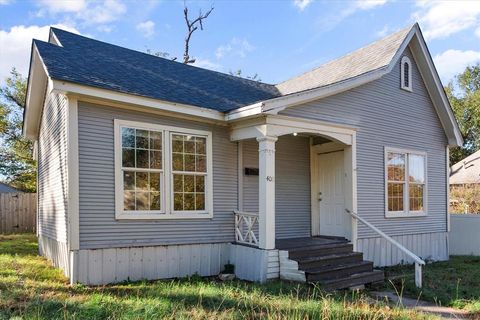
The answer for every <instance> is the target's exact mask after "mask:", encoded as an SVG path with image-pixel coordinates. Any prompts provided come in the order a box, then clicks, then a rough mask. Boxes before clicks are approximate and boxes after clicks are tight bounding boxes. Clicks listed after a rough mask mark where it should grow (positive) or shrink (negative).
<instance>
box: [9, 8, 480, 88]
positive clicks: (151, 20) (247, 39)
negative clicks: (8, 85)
mask: <svg viewBox="0 0 480 320" xmlns="http://www.w3.org/2000/svg"><path fill="white" fill-rule="evenodd" d="M187 5H188V7H189V8H190V12H191V14H192V16H194V15H195V14H196V13H197V12H198V10H200V9H202V10H204V11H205V10H208V9H209V8H210V6H212V5H213V6H214V7H215V9H214V11H213V12H212V14H211V16H210V17H209V18H208V19H207V20H206V21H205V24H204V30H203V31H197V32H196V33H195V34H194V35H193V40H192V43H191V54H192V55H193V56H194V57H195V58H196V59H197V65H198V66H201V67H205V68H210V69H214V70H218V71H222V72H228V71H229V70H232V71H234V70H237V69H241V70H242V71H243V73H244V74H245V75H252V74H255V73H258V74H259V76H260V78H261V79H262V81H264V82H269V83H277V82H280V81H282V80H285V79H287V78H289V77H291V76H294V75H297V74H299V73H302V72H305V71H307V70H309V69H312V68H314V67H315V66H318V65H320V64H322V63H324V62H326V61H328V60H331V59H334V58H336V57H339V56H341V55H343V54H345V53H347V52H349V51H352V50H355V49H357V48H359V47H361V46H363V45H366V44H368V43H370V42H373V41H375V40H377V39H379V38H381V37H383V36H385V35H387V34H389V33H391V32H394V31H395V30H398V29H401V28H404V27H406V26H409V25H411V24H413V23H414V22H419V23H420V26H421V28H422V30H423V32H424V35H425V36H426V38H427V44H428V46H429V48H430V51H431V54H432V56H433V57H434V60H435V62H436V65H437V68H438V70H439V73H440V75H441V77H442V80H443V82H444V83H445V84H446V83H447V82H448V81H449V80H450V79H451V78H452V76H453V75H454V74H456V73H458V72H460V71H462V70H463V69H464V67H465V66H466V65H468V64H473V63H476V62H480V1H478V0H476V1H430V0H419V1H400V0H370V1H315V0H282V1H226V0H220V1H219V0H216V1H187ZM50 25H56V26H58V27H61V28H64V29H68V30H71V31H74V32H78V33H80V34H82V35H86V36H89V37H93V38H95V39H98V40H102V41H106V42H110V43H114V44H117V45H121V46H125V47H128V48H131V49H135V50H139V51H145V50H146V49H150V50H152V51H164V52H169V53H170V54H171V55H173V56H178V57H179V58H181V56H182V53H183V39H184V37H185V33H186V27H185V22H184V20H183V1H173V0H171V1H153V0H152V1H148V0H144V1H120V0H105V1H95V2H92V1H88V0H64V1H60V0H39V1H22V0H0V77H1V78H2V80H1V81H2V82H3V78H4V77H5V76H6V75H7V74H8V72H9V70H10V69H11V68H12V67H13V66H15V67H17V68H18V69H19V70H20V71H21V72H22V73H24V74H26V73H27V71H28V61H29V54H30V43H31V39H32V38H37V39H43V40H46V39H47V36H48V26H50Z"/></svg>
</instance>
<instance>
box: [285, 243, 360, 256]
mask: <svg viewBox="0 0 480 320" xmlns="http://www.w3.org/2000/svg"><path fill="white" fill-rule="evenodd" d="M352 251H353V245H352V244H350V243H332V244H328V245H318V246H310V247H307V248H297V249H290V250H288V257H289V258H290V259H292V260H298V259H300V258H305V257H312V256H325V255H331V254H339V253H347V252H352Z"/></svg>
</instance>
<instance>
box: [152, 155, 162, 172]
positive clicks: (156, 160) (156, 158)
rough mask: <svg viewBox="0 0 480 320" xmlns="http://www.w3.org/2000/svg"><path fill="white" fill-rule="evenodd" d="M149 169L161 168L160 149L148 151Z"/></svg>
mask: <svg viewBox="0 0 480 320" xmlns="http://www.w3.org/2000/svg"><path fill="white" fill-rule="evenodd" d="M150 169H162V152H161V151H150Z"/></svg>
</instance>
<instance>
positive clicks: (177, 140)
mask: <svg viewBox="0 0 480 320" xmlns="http://www.w3.org/2000/svg"><path fill="white" fill-rule="evenodd" d="M172 152H178V153H183V136H182V135H178V134H174V135H172Z"/></svg>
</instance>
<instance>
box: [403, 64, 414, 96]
mask: <svg viewBox="0 0 480 320" xmlns="http://www.w3.org/2000/svg"><path fill="white" fill-rule="evenodd" d="M405 63H407V64H408V84H409V86H408V87H407V86H405ZM400 88H402V89H403V90H406V91H410V92H412V91H413V90H412V62H411V61H410V58H409V57H407V56H403V57H402V61H401V64H400Z"/></svg>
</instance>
